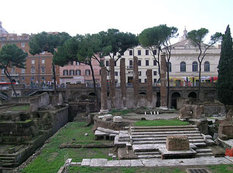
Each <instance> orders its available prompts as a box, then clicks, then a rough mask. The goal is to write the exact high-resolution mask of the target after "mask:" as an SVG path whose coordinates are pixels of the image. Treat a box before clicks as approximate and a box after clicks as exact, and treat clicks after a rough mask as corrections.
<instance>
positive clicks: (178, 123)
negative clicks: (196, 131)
mask: <svg viewBox="0 0 233 173" xmlns="http://www.w3.org/2000/svg"><path fill="white" fill-rule="evenodd" d="M134 125H135V126H184V125H189V123H188V122H186V121H180V120H178V119H170V120H164V119H161V120H150V121H147V120H141V121H137V122H135V123H134Z"/></svg>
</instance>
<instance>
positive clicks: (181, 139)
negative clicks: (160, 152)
mask: <svg viewBox="0 0 233 173" xmlns="http://www.w3.org/2000/svg"><path fill="white" fill-rule="evenodd" d="M166 148H167V150H168V151H185V150H189V140H188V137H187V136H185V135H182V136H181V135H179V136H168V137H167V140H166Z"/></svg>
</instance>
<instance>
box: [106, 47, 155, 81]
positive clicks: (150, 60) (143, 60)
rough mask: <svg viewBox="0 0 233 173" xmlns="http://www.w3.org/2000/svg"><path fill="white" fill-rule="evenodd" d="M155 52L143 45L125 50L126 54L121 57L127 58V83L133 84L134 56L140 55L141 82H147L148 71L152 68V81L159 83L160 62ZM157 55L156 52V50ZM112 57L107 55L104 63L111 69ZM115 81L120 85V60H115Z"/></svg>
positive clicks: (139, 70) (139, 73) (139, 72)
mask: <svg viewBox="0 0 233 173" xmlns="http://www.w3.org/2000/svg"><path fill="white" fill-rule="evenodd" d="M152 53H153V52H151V51H150V50H149V49H145V48H143V47H142V46H137V47H134V48H130V49H128V50H127V51H125V53H124V55H123V56H122V57H121V58H125V66H126V69H125V70H126V73H125V74H126V83H127V84H128V85H131V84H132V80H133V57H134V56H137V57H138V75H139V82H140V83H146V71H147V69H152V82H153V84H154V85H156V84H157V81H158V79H159V74H158V64H157V62H156V61H155V59H154V57H153V55H152ZM154 54H155V56H157V55H156V53H155V52H154ZM109 60H110V57H109V56H106V57H105V60H104V64H105V66H106V67H107V69H108V70H109V66H110V61H109ZM107 79H108V80H109V73H108V76H107ZM115 81H116V84H117V85H119V83H120V60H118V61H117V62H115Z"/></svg>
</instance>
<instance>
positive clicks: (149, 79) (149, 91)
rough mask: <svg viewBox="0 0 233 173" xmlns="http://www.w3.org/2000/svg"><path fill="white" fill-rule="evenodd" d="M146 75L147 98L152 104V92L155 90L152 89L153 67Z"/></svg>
mask: <svg viewBox="0 0 233 173" xmlns="http://www.w3.org/2000/svg"><path fill="white" fill-rule="evenodd" d="M146 77H147V80H146V81H147V82H146V83H147V91H146V98H147V101H148V105H149V106H151V102H152V94H153V90H152V69H148V70H147V71H146Z"/></svg>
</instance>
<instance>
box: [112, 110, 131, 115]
mask: <svg viewBox="0 0 233 173" xmlns="http://www.w3.org/2000/svg"><path fill="white" fill-rule="evenodd" d="M133 111H134V110H133V109H125V110H121V109H113V110H111V111H110V112H109V113H110V114H112V115H119V116H121V115H126V114H128V113H130V112H133Z"/></svg>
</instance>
